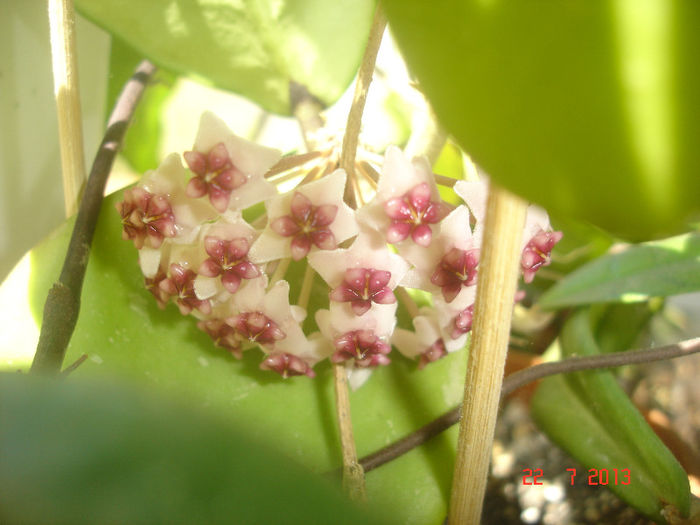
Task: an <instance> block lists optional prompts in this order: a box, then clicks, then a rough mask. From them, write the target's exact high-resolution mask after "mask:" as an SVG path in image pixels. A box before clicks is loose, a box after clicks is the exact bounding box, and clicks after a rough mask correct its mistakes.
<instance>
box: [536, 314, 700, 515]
mask: <svg viewBox="0 0 700 525" xmlns="http://www.w3.org/2000/svg"><path fill="white" fill-rule="evenodd" d="M561 350H562V357H567V356H571V355H574V354H577V355H593V354H598V353H600V350H599V348H598V345H597V343H596V341H595V339H594V338H593V333H592V331H591V327H590V324H589V312H588V310H580V311H579V312H577V313H576V314H574V316H573V317H572V318H571V319H570V320H569V321H568V322H567V323H566V325H565V327H564V330H563V331H562V335H561ZM531 410H532V415H533V417H534V419H535V421H536V422H537V424H538V426H539V427H540V428H541V429H542V430H543V431H544V432H546V433H547V435H548V436H549V437H550V438H551V439H552V440H553V441H554V442H555V443H557V444H558V445H559V446H561V447H562V448H563V449H564V450H566V451H567V452H568V453H569V454H570V455H571V456H573V457H574V458H576V459H577V460H578V461H580V462H581V463H582V464H584V465H585V466H586V468H588V469H597V470H598V471H600V470H602V469H607V470H608V474H609V483H608V485H607V487H608V488H609V489H610V490H611V491H613V492H614V493H615V494H617V495H618V496H619V497H620V498H621V499H623V500H624V501H626V502H627V503H629V504H630V505H632V506H633V507H635V508H636V509H638V510H639V511H640V512H643V513H644V514H646V515H647V516H649V517H650V518H653V519H654V520H657V521H663V519H662V517H661V514H660V512H661V510H662V508H663V506H664V505H665V504H669V505H672V506H674V507H676V508H677V509H678V510H680V512H681V513H683V514H684V515H686V516H687V514H688V510H689V505H690V489H689V486H688V476H687V474H686V473H685V472H684V471H683V469H682V467H681V466H680V465H679V464H678V462H677V461H676V459H675V458H674V457H673V454H671V452H669V450H668V449H667V448H666V447H665V446H664V444H663V443H662V442H661V440H659V438H658V437H657V436H656V434H654V432H653V430H652V429H651V428H650V427H649V425H648V424H647V423H646V422H645V421H644V418H643V417H642V415H641V414H640V413H639V412H638V411H637V409H636V408H635V407H634V405H633V404H632V402H631V401H630V400H629V398H628V397H627V395H626V394H625V393H624V391H623V390H622V389H621V388H620V387H619V386H618V384H617V382H616V381H615V378H614V376H613V375H612V373H611V372H609V371H604V370H600V371H590V372H577V373H572V374H567V375H557V376H553V377H550V378H547V379H545V380H543V381H542V382H541V383H540V385H539V387H538V388H537V391H536V392H535V395H534V396H533V398H532V402H531ZM613 469H617V471H618V483H615V482H614V481H613V480H614V478H613V475H614V470H613ZM623 469H628V470H629V481H630V483H629V484H623V481H625V479H624V478H623V476H624V474H625V473H626V472H627V471H624V472H623ZM577 476H579V477H580V476H585V477H586V479H587V477H588V472H578V473H577Z"/></svg>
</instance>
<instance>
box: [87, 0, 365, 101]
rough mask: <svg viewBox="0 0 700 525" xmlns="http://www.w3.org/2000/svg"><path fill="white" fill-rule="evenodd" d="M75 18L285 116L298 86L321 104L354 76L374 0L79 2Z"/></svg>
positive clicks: (162, 62)
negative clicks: (293, 85) (292, 91)
mask: <svg viewBox="0 0 700 525" xmlns="http://www.w3.org/2000/svg"><path fill="white" fill-rule="evenodd" d="M76 6H77V8H78V10H79V11H80V13H81V14H82V15H83V16H85V17H87V18H89V19H90V20H92V21H93V22H95V23H96V24H98V25H100V26H101V27H103V28H105V29H106V30H107V31H109V32H111V33H112V34H114V35H116V36H118V37H119V38H120V39H122V40H124V41H125V42H126V43H128V44H129V45H130V46H132V47H133V48H134V49H136V50H138V51H139V52H141V53H142V54H143V55H145V56H147V57H148V58H150V59H151V60H153V61H154V62H155V63H156V64H157V65H159V66H162V67H164V68H166V69H168V70H170V71H174V72H177V73H183V74H189V75H195V76H198V77H200V78H203V79H206V80H207V81H209V82H211V83H213V84H215V85H217V86H219V87H222V88H224V89H229V90H231V91H234V92H236V93H239V94H241V95H243V96H245V97H247V98H249V99H251V100H253V101H254V102H257V103H258V104H260V105H261V106H262V107H263V108H265V109H267V110H269V111H273V112H276V113H281V114H288V113H289V112H290V105H289V87H290V83H291V82H297V83H299V84H302V85H304V86H306V88H307V89H308V90H309V91H310V92H311V93H312V94H313V95H315V96H316V97H318V98H319V99H320V100H322V101H323V102H325V103H326V104H330V103H332V102H335V100H337V99H338V97H340V95H341V94H342V93H343V91H344V90H345V88H346V87H347V86H348V85H349V84H350V82H351V80H352V78H353V77H354V75H355V73H356V71H357V68H358V65H359V63H360V60H361V58H362V52H363V50H364V46H365V43H366V41H367V35H368V33H369V26H370V23H371V20H372V14H373V12H374V1H373V0H341V1H339V2H326V1H324V0H305V1H304V2H294V1H290V0H282V1H272V0H246V1H234V0H223V1H220V2H211V1H207V0H182V1H178V2H171V1H170V0H153V1H149V2H143V1H139V0H129V1H124V0H101V1H99V2H94V1H92V0H78V1H77V2H76Z"/></svg>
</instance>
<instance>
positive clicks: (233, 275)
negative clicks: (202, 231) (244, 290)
mask: <svg viewBox="0 0 700 525" xmlns="http://www.w3.org/2000/svg"><path fill="white" fill-rule="evenodd" d="M204 249H205V250H206V252H207V255H209V258H208V259H207V260H206V261H204V262H203V263H202V264H201V265H200V267H199V273H200V274H201V275H204V276H206V277H218V276H219V275H220V276H221V282H222V283H223V285H224V288H226V290H228V292H229V293H236V291H237V290H238V287H239V286H240V285H241V280H242V279H253V278H255V277H259V276H260V275H261V272H260V268H258V267H257V266H256V265H254V264H253V263H251V262H250V261H249V260H248V257H247V256H248V250H249V249H250V243H249V242H248V240H247V239H246V238H245V237H239V238H236V239H232V240H230V241H229V240H224V239H220V238H218V237H214V236H211V235H208V236H206V237H205V238H204Z"/></svg>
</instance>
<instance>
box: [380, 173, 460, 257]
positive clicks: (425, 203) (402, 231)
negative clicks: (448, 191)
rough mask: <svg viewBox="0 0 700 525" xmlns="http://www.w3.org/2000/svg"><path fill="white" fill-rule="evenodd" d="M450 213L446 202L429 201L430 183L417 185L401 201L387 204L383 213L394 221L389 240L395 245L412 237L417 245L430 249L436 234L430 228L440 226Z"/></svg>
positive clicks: (399, 198) (389, 231)
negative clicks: (437, 224)
mask: <svg viewBox="0 0 700 525" xmlns="http://www.w3.org/2000/svg"><path fill="white" fill-rule="evenodd" d="M448 211H449V208H448V207H447V206H446V205H445V204H444V203H443V202H441V201H431V200H430V187H429V186H428V184H427V183H425V182H423V183H421V184H418V185H416V186H414V187H413V188H411V189H410V190H409V191H408V192H407V193H405V194H404V195H402V196H401V197H394V198H393V199H389V200H388V201H386V202H385V203H384V212H385V213H386V215H387V216H388V217H389V218H390V219H391V225H390V226H389V229H388V230H387V233H386V240H387V242H389V243H391V244H394V243H397V242H401V241H403V240H404V239H406V238H407V237H408V236H409V235H411V238H412V239H413V241H414V242H415V243H416V244H419V245H421V246H429V245H430V241H431V240H432V236H433V232H432V230H431V229H430V226H428V224H436V223H438V222H440V221H441V220H442V219H443V218H444V217H445V215H447V212H448Z"/></svg>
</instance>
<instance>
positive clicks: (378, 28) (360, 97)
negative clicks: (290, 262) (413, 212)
mask: <svg viewBox="0 0 700 525" xmlns="http://www.w3.org/2000/svg"><path fill="white" fill-rule="evenodd" d="M385 27H386V18H385V17H384V14H383V13H382V10H381V7H380V6H377V9H376V11H375V12H374V20H373V21H372V27H371V28H370V33H369V40H368V41H367V47H366V48H365V54H364V56H363V57H362V64H361V65H360V71H359V72H358V74H357V82H356V84H355V96H354V98H353V101H352V106H351V107H350V112H349V114H348V122H347V126H346V129H345V136H344V137H343V146H342V150H341V152H340V167H341V168H343V169H344V170H345V172H346V173H347V175H348V181H347V185H346V187H345V199H346V201H347V202H348V203H349V204H350V206H351V207H353V208H354V207H355V205H356V202H355V195H354V192H353V191H352V188H353V184H352V179H354V178H355V158H356V156H357V141H358V136H359V134H360V127H361V125H362V112H363V111H364V108H365V101H366V99H367V90H368V89H369V84H370V82H371V81H372V74H373V72H374V64H375V62H376V60H377V53H378V52H379V45H380V44H381V41H382V35H383V34H384V28H385ZM333 377H334V384H335V402H336V414H337V416H338V428H339V430H340V444H341V447H342V452H343V487H344V489H345V491H346V493H347V495H348V496H349V497H350V499H352V500H354V501H364V500H365V499H366V494H365V476H364V472H363V470H362V466H360V464H359V463H358V462H357V449H356V447H355V440H354V438H353V434H352V420H351V418H350V395H349V393H348V380H347V371H346V368H345V365H344V364H342V363H337V364H335V365H334V366H333Z"/></svg>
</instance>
